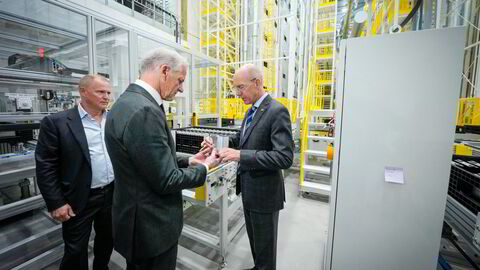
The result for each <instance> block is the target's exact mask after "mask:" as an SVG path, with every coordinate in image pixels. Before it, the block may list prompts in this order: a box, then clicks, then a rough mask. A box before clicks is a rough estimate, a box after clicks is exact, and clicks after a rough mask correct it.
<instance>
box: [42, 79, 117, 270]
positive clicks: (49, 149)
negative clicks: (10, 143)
mask: <svg viewBox="0 0 480 270" xmlns="http://www.w3.org/2000/svg"><path fill="white" fill-rule="evenodd" d="M79 90H80V97H81V101H80V104H79V105H78V106H75V108H73V109H70V110H68V111H64V112H60V113H56V114H53V115H49V116H46V117H45V118H44V119H43V120H42V123H41V125H40V134H39V136H38V143H37V147H36V149H35V160H36V170H37V181H38V187H39V188H40V191H41V193H42V196H43V198H44V200H45V203H46V205H47V208H48V210H49V211H50V213H51V216H52V217H53V218H54V219H56V220H58V221H61V222H62V233H63V240H64V242H65V252H64V255H63V259H62V262H61V264H60V269H68V270H71V269H82V270H88V240H89V238H90V232H91V230H92V223H93V227H94V228H95V242H94V256H95V257H94V260H93V269H95V270H96V269H99V270H100V269H108V262H109V261H110V255H111V254H112V250H113V239H112V230H111V228H112V218H111V210H112V198H113V180H114V175H113V168H112V164H111V162H110V157H109V156H108V153H107V149H106V147H105V140H104V131H105V120H106V111H105V109H106V108H107V105H108V102H109V101H110V94H111V86H110V83H109V82H108V80H107V79H105V78H104V77H102V76H99V75H86V76H85V77H83V78H82V79H81V80H80V83H79Z"/></svg>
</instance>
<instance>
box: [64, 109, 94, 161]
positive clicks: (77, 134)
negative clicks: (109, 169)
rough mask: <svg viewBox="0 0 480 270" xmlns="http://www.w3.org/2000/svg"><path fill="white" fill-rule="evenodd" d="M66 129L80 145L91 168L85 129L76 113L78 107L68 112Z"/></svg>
mask: <svg viewBox="0 0 480 270" xmlns="http://www.w3.org/2000/svg"><path fill="white" fill-rule="evenodd" d="M67 118H68V122H67V125H68V128H70V131H71V132H72V134H73V137H74V138H75V140H76V141H77V142H78V144H79V145H80V148H81V149H82V153H83V155H84V156H85V158H86V159H87V161H88V164H89V165H90V166H91V161H90V152H89V150H88V142H87V136H86V135H85V129H84V128H83V124H82V119H80V114H79V112H78V107H77V106H75V107H74V108H73V109H71V110H70V111H69V112H68V116H67Z"/></svg>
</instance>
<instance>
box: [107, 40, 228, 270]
mask: <svg viewBox="0 0 480 270" xmlns="http://www.w3.org/2000/svg"><path fill="white" fill-rule="evenodd" d="M187 67H188V63H187V62H186V60H185V59H184V58H183V57H182V56H180V55H179V54H178V53H177V52H175V51H171V50H167V49H163V48H159V49H156V50H154V51H152V52H150V53H149V54H147V56H146V57H145V58H144V59H143V60H142V62H141V66H140V78H139V79H138V80H137V81H136V82H135V83H133V84H131V85H129V86H128V88H127V89H126V90H125V92H124V93H123V94H122V95H121V96H120V97H119V98H118V100H117V101H116V102H115V104H114V105H113V107H112V110H111V112H110V114H109V116H108V119H107V125H106V127H107V132H106V135H105V136H106V141H107V149H108V152H109V154H110V157H111V159H112V164H113V169H114V172H115V177H116V180H115V181H116V186H115V192H114V201H113V209H112V215H113V224H114V225H113V231H114V246H115V249H116V250H117V251H118V252H119V253H120V254H122V255H123V256H124V257H125V258H126V259H127V269H128V270H131V269H162V270H163V269H165V270H169V269H172V270H173V269H175V265H176V260H177V245H178V238H179V237H180V233H181V231H182V227H183V200H182V193H181V191H182V189H186V188H194V187H199V186H201V185H203V183H204V182H205V179H206V175H207V172H208V170H209V169H211V168H213V167H215V166H216V165H217V164H218V163H219V159H218V157H217V153H216V150H215V149H213V148H212V147H206V148H205V149H204V150H202V151H201V152H199V153H198V154H196V155H195V156H193V157H191V158H190V159H185V158H177V156H176V153H175V145H174V141H173V138H172V136H171V134H170V130H169V128H168V126H167V122H166V119H165V111H164V107H163V102H164V101H171V100H173V98H174V97H175V94H176V93H178V92H183V82H184V81H185V77H186V75H187ZM189 165H190V166H191V167H190V168H187V167H188V166H189ZM180 168H182V169H180Z"/></svg>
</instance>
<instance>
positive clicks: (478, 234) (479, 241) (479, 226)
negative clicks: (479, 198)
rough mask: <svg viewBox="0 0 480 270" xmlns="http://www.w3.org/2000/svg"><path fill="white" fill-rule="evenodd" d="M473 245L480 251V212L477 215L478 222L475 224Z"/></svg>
mask: <svg viewBox="0 0 480 270" xmlns="http://www.w3.org/2000/svg"><path fill="white" fill-rule="evenodd" d="M472 242H473V245H474V246H475V247H476V248H478V249H480V212H479V213H477V221H476V223H475V231H474V232H473V241H472Z"/></svg>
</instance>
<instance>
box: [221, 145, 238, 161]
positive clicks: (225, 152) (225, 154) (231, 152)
mask: <svg viewBox="0 0 480 270" xmlns="http://www.w3.org/2000/svg"><path fill="white" fill-rule="evenodd" d="M219 155H220V161H221V162H227V161H240V150H235V149H232V148H223V149H222V150H220V153H219Z"/></svg>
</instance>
